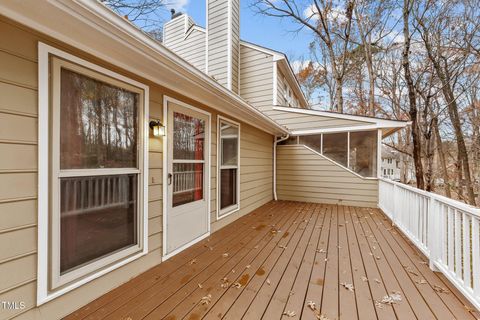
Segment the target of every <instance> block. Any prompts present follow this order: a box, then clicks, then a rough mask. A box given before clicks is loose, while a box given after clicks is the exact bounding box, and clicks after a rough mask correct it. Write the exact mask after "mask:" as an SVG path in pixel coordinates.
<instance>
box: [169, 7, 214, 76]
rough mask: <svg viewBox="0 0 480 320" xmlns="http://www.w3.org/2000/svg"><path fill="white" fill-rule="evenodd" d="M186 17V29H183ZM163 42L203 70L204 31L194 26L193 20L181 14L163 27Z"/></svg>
mask: <svg viewBox="0 0 480 320" xmlns="http://www.w3.org/2000/svg"><path fill="white" fill-rule="evenodd" d="M185 19H187V30H185V27H184V26H185ZM164 32H165V33H164V36H165V40H164V44H165V46H166V47H167V48H169V49H170V50H172V51H174V52H175V53H176V54H177V55H179V56H180V57H182V58H183V59H185V60H186V61H188V62H189V63H191V64H192V65H193V66H194V67H196V68H197V69H199V70H201V71H203V72H205V31H204V30H201V29H200V28H196V27H194V22H193V20H192V19H191V18H190V17H188V16H186V15H182V16H180V17H178V18H176V19H174V20H172V21H170V22H168V23H167V24H166V25H165V27H164Z"/></svg>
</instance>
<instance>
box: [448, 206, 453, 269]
mask: <svg viewBox="0 0 480 320" xmlns="http://www.w3.org/2000/svg"><path fill="white" fill-rule="evenodd" d="M447 212H448V220H447V226H448V236H447V238H448V268H449V270H450V271H451V272H455V260H454V258H455V252H454V241H453V240H454V239H455V238H454V226H455V222H454V219H453V218H454V217H453V210H452V209H451V208H450V207H447Z"/></svg>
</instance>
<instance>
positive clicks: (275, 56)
mask: <svg viewBox="0 0 480 320" xmlns="http://www.w3.org/2000/svg"><path fill="white" fill-rule="evenodd" d="M240 45H242V46H245V47H247V48H250V49H254V50H257V51H260V52H263V53H265V54H268V55H271V56H272V57H273V60H275V61H276V60H280V59H283V58H284V56H283V53H279V52H276V51H273V50H270V49H268V48H264V47H262V46H258V45H256V44H253V43H250V42H247V41H243V40H240Z"/></svg>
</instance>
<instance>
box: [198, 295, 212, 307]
mask: <svg viewBox="0 0 480 320" xmlns="http://www.w3.org/2000/svg"><path fill="white" fill-rule="evenodd" d="M210 302H212V295H211V294H207V295H206V296H205V297H203V298H202V300H200V303H201V304H203V305H208V304H209V303H210Z"/></svg>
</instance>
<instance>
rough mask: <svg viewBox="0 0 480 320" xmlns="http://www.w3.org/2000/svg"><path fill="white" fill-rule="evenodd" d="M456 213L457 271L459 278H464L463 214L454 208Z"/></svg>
mask: <svg viewBox="0 0 480 320" xmlns="http://www.w3.org/2000/svg"><path fill="white" fill-rule="evenodd" d="M453 212H454V215H455V239H454V241H455V273H456V274H457V277H458V278H459V279H462V252H463V251H462V238H463V234H462V220H461V218H462V217H461V214H460V212H459V211H458V210H455V209H454V211H453Z"/></svg>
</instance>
